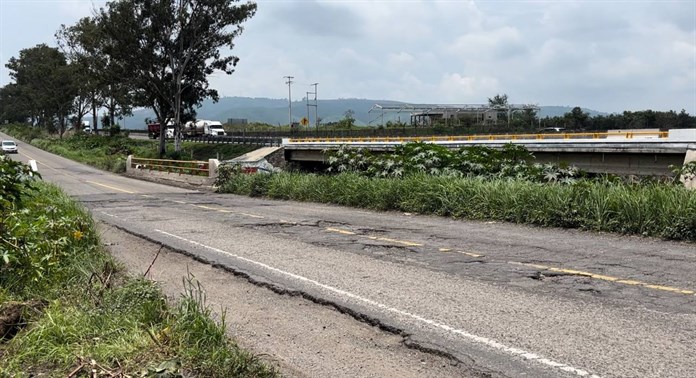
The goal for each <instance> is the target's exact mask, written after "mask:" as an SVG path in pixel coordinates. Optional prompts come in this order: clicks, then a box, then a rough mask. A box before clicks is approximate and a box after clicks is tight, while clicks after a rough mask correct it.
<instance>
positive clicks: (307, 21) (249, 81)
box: [0, 0, 696, 114]
mask: <svg viewBox="0 0 696 378" xmlns="http://www.w3.org/2000/svg"><path fill="white" fill-rule="evenodd" d="M1 3H2V1H0V4H1ZM17 4H19V5H17V6H16V7H13V8H12V12H15V13H12V14H9V13H7V12H5V13H6V14H5V15H3V17H4V18H3V21H4V20H5V19H7V18H12V19H16V20H18V22H19V23H22V24H24V25H26V24H29V23H31V24H32V25H38V26H37V27H36V28H32V33H35V32H37V30H38V28H39V27H41V25H46V26H47V28H48V29H50V31H49V32H48V33H45V34H46V37H45V39H44V40H37V38H36V37H33V38H34V39H31V38H28V37H30V36H31V35H30V34H31V33H23V34H27V36H25V35H17V34H16V33H15V32H14V31H12V30H10V31H8V30H6V29H5V28H6V26H5V24H6V22H3V23H2V26H0V27H2V28H3V29H2V30H1V33H0V39H1V41H0V42H2V43H0V46H1V49H2V56H3V58H4V59H8V58H9V57H10V56H13V55H16V54H17V53H18V51H19V48H24V47H30V46H33V45H34V44H36V43H40V42H46V41H47V40H48V41H52V34H53V32H54V31H55V30H56V29H57V28H58V27H59V24H60V23H61V22H63V23H70V20H61V21H60V22H56V20H54V19H53V18H51V17H48V16H46V17H44V16H42V15H43V13H41V14H39V13H36V12H34V11H33V10H32V9H31V7H29V6H23V5H22V4H23V3H17ZM45 4H46V6H45V7H46V9H47V10H46V12H45V13H46V14H50V13H51V10H50V9H49V8H50V6H51V3H45ZM80 4H82V3H80ZM84 6H85V14H89V9H91V5H90V2H89V1H85V2H84ZM22 7H24V8H22ZM77 8H78V7H76V6H71V9H72V10H73V11H75V13H79V12H80V10H79V9H77ZM6 9H7V6H4V5H3V11H5V10H6ZM20 9H23V10H20ZM695 12H696V3H694V2H686V1H683V2H681V1H672V2H669V1H661V2H657V1H656V2H645V1H622V2H609V1H578V2H569V1H563V2H512V1H511V2H499V1H496V2H489V1H478V2H474V1H451V0H450V1H448V0H442V1H436V0H408V1H406V0H404V1H386V0H380V1H366V0H365V1H319V0H311V1H271V0H259V10H258V13H257V15H256V16H255V17H254V18H253V19H252V20H250V21H249V22H248V23H247V24H246V25H245V31H244V33H243V34H242V36H241V37H240V38H239V39H238V40H237V41H236V46H235V49H234V51H233V53H234V54H235V55H237V56H239V57H240V58H241V61H240V64H239V65H238V67H237V71H236V72H235V74H234V75H232V76H226V75H222V74H216V75H214V76H213V77H212V78H211V84H212V86H213V87H215V88H216V89H218V90H219V91H220V93H222V94H224V95H239V96H254V97H276V98H283V97H286V96H287V85H285V83H284V82H285V81H284V79H283V76H285V75H293V76H295V84H294V85H293V98H301V97H302V96H304V92H306V91H309V90H310V87H309V84H311V83H314V82H319V83H320V84H319V96H320V97H321V98H337V97H360V98H373V99H395V100H402V101H408V102H418V103H427V102H432V103H466V102H471V103H481V102H485V101H486V99H487V98H488V97H490V96H492V95H494V94H496V93H507V94H508V95H509V96H510V99H511V101H513V102H531V103H540V104H545V105H573V106H575V105H579V106H584V107H589V108H594V109H597V110H600V111H623V110H625V109H627V110H637V109H644V108H652V109H656V110H668V109H675V110H680V109H682V108H684V109H686V110H687V111H689V112H690V113H692V114H694V113H696V27H695V26H696V15H695ZM37 15H39V16H37ZM29 21H31V22H29ZM74 21H77V17H75V19H74V20H73V21H72V22H74ZM53 23H55V24H53ZM25 37H27V38H25ZM20 46H21V47H20ZM8 47H10V48H9V49H8ZM6 81H7V79H6V78H5V77H4V75H0V85H2V84H4V83H5V82H6ZM295 94H297V97H295Z"/></svg>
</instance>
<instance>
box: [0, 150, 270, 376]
mask: <svg viewBox="0 0 696 378" xmlns="http://www.w3.org/2000/svg"><path fill="white" fill-rule="evenodd" d="M0 171H1V172H2V173H3V175H2V176H0V206H1V208H0V210H1V211H2V214H1V215H2V218H0V225H2V227H1V228H0V256H1V257H2V259H0V330H2V332H1V334H0V356H2V358H0V376H2V377H4V376H18V377H19V376H48V377H65V376H68V375H69V374H70V373H71V372H72V373H73V374H78V373H79V374H78V376H83V375H84V376H88V375H89V376H92V375H98V376H141V377H145V376H147V377H165V376H167V377H183V376H184V375H186V376H188V372H196V374H197V376H204V377H230V376H254V377H272V376H275V372H274V371H273V370H272V369H270V368H268V367H266V366H265V365H263V364H262V363H261V362H260V361H259V360H258V359H257V358H255V357H254V356H252V355H250V354H249V353H247V352H245V351H243V350H241V349H239V348H238V347H237V346H236V345H235V344H234V343H233V342H232V341H230V340H229V339H227V337H226V334H225V324H224V317H223V321H222V322H221V323H216V322H215V321H213V320H212V319H211V316H212V312H211V310H210V309H209V308H208V307H207V306H206V305H205V302H204V300H203V296H202V289H201V288H200V287H199V286H195V287H194V286H193V284H192V283H191V281H189V284H188V286H187V288H188V290H187V292H186V295H184V297H183V298H182V299H181V300H180V302H179V303H178V304H177V305H176V306H175V307H169V306H168V305H167V303H166V301H165V297H164V295H163V294H162V292H161V291H160V289H159V287H158V286H157V285H156V284H155V283H153V282H151V281H147V280H144V279H142V278H130V277H127V276H125V275H123V274H122V273H121V272H119V269H118V267H117V264H116V263H115V262H114V260H113V259H112V257H110V256H109V255H108V254H107V253H105V251H104V250H102V248H101V247H100V243H99V238H98V235H97V233H96V231H95V225H94V222H93V221H92V219H91V217H90V216H89V214H88V213H87V211H86V210H85V209H84V208H83V207H82V206H81V205H79V204H77V203H75V202H74V201H72V200H71V199H70V198H69V197H68V196H67V195H66V194H65V193H63V192H62V191H60V189H58V188H57V187H56V186H53V185H50V184H46V183H43V182H40V181H35V180H32V179H31V178H30V176H29V175H28V172H29V171H28V168H27V167H26V166H24V165H22V164H19V163H14V162H11V161H10V160H4V159H0ZM18 311H19V313H20V314H21V316H20V318H19V320H12V321H11V322H10V323H6V322H7V320H8V319H14V318H11V317H5V316H4V315H5V313H8V314H16V313H18ZM93 369H94V372H93ZM165 373H166V374H165Z"/></svg>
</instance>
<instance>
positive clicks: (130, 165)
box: [126, 155, 133, 172]
mask: <svg viewBox="0 0 696 378" xmlns="http://www.w3.org/2000/svg"><path fill="white" fill-rule="evenodd" d="M132 170H133V155H128V157H127V158H126V172H130V171H132Z"/></svg>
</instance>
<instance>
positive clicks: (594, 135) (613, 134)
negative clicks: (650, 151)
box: [289, 131, 669, 143]
mask: <svg viewBox="0 0 696 378" xmlns="http://www.w3.org/2000/svg"><path fill="white" fill-rule="evenodd" d="M668 135H669V132H667V131H630V132H622V131H609V132H590V133H553V134H490V135H483V134H481V135H461V136H454V135H448V136H437V135H434V136H417V137H348V138H290V139H289V142H290V143H312V142H315V143H317V142H319V143H321V142H327V143H331V142H333V143H336V142H338V143H340V142H346V143H349V142H438V141H495V140H555V139H559V140H568V139H662V138H667V137H668Z"/></svg>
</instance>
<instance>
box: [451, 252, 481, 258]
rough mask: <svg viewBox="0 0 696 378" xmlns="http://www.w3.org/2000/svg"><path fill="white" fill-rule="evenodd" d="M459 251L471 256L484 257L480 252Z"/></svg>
mask: <svg viewBox="0 0 696 378" xmlns="http://www.w3.org/2000/svg"><path fill="white" fill-rule="evenodd" d="M457 252H458V253H463V254H465V255H467V256H471V257H483V255H479V254H478V253H472V252H464V251H457Z"/></svg>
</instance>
